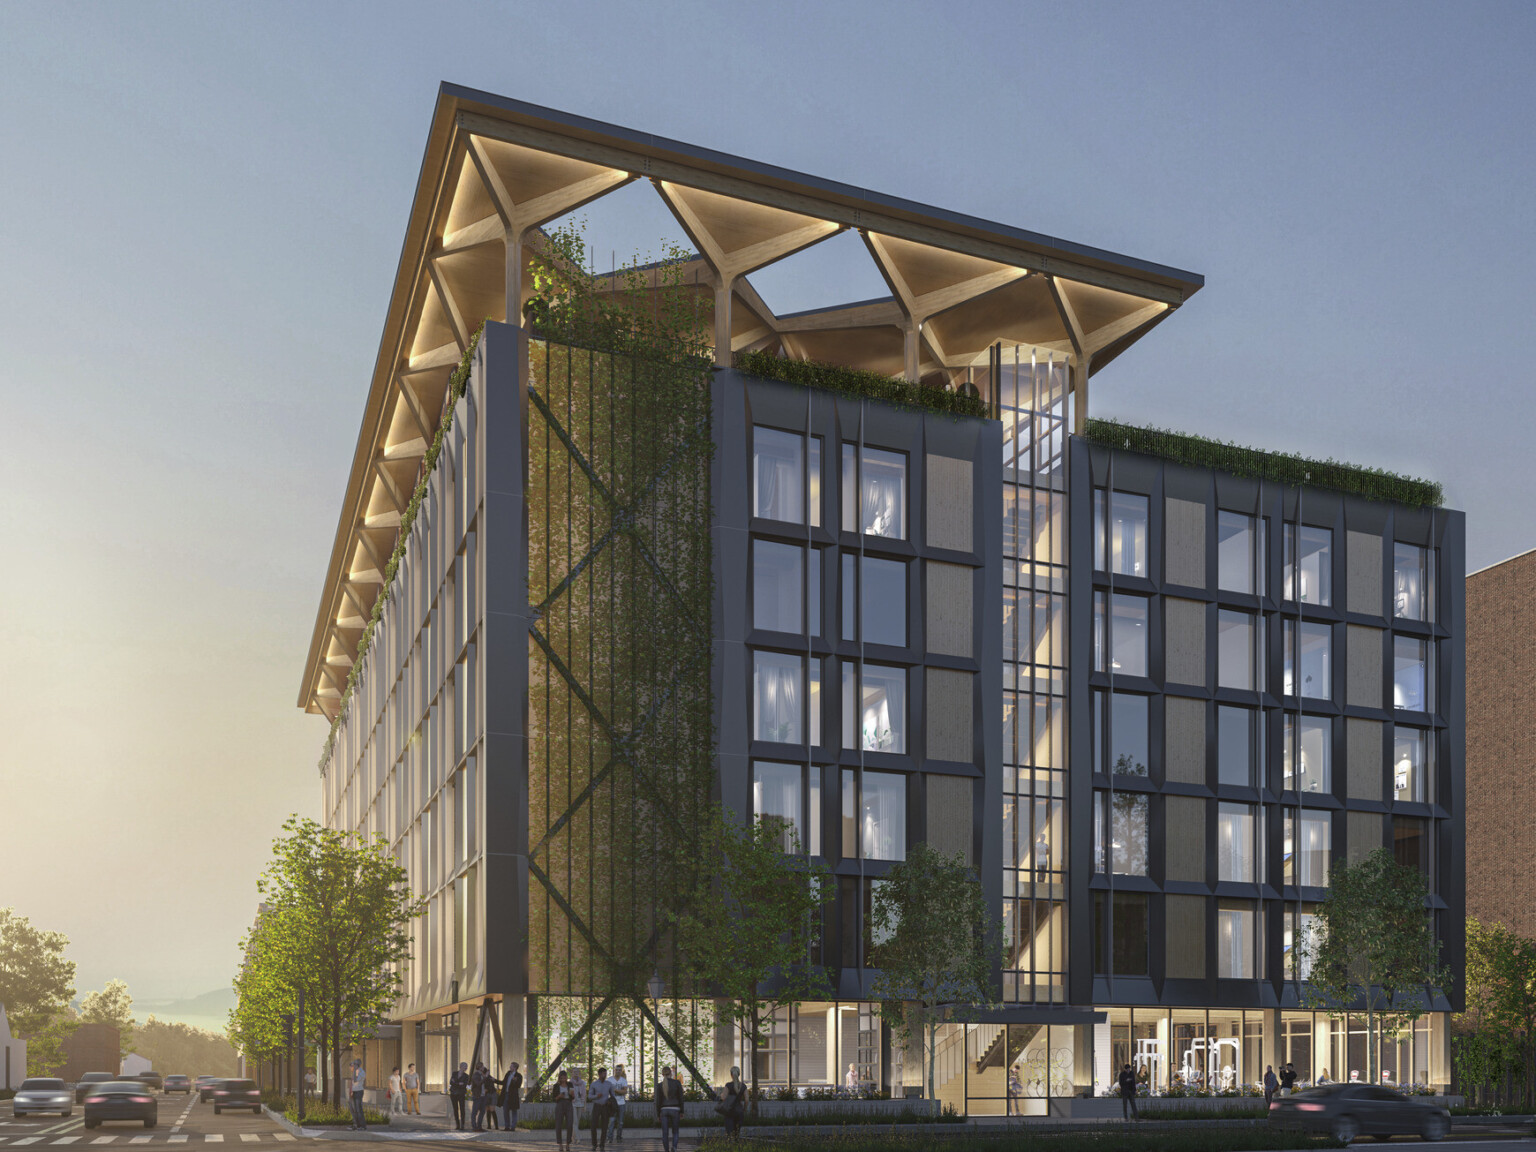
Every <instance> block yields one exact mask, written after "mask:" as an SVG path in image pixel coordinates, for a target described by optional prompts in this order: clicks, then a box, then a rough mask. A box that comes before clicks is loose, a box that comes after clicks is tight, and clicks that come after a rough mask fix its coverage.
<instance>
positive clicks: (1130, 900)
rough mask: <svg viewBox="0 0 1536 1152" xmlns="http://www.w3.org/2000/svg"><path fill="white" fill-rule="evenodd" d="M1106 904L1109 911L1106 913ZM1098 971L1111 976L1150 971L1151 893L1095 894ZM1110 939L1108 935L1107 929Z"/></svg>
mask: <svg viewBox="0 0 1536 1152" xmlns="http://www.w3.org/2000/svg"><path fill="white" fill-rule="evenodd" d="M1106 905H1107V906H1108V908H1109V914H1108V915H1107V916H1106ZM1093 911H1094V917H1093V928H1094V958H1095V959H1094V971H1095V972H1097V973H1098V974H1099V975H1102V976H1108V975H1110V973H1111V972H1113V974H1114V975H1116V976H1145V975H1146V974H1147V951H1148V949H1147V896H1146V893H1144V892H1116V893H1114V899H1113V901H1111V900H1110V893H1108V892H1095V893H1094V894H1093ZM1106 927H1107V928H1108V929H1109V939H1108V940H1106V939H1105V929H1106Z"/></svg>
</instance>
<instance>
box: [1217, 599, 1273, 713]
mask: <svg viewBox="0 0 1536 1152" xmlns="http://www.w3.org/2000/svg"><path fill="white" fill-rule="evenodd" d="M1261 647H1262V645H1261V643H1260V639H1259V632H1258V617H1256V616H1255V615H1254V614H1253V613H1251V612H1234V611H1233V610H1231V609H1229V608H1223V609H1221V610H1220V611H1218V612H1217V613H1216V684H1217V686H1218V687H1220V688H1242V689H1245V690H1247V691H1250V692H1251V691H1253V690H1254V689H1255V688H1259V687H1262V685H1261V683H1260V681H1259V668H1260V660H1259V650H1260V648H1261Z"/></svg>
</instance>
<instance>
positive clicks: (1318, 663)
mask: <svg viewBox="0 0 1536 1152" xmlns="http://www.w3.org/2000/svg"><path fill="white" fill-rule="evenodd" d="M1285 694H1286V695H1287V696H1310V697H1313V698H1315V699H1319V700H1329V699H1332V697H1333V628H1332V627H1331V626H1330V625H1327V624H1321V623H1318V622H1317V621H1315V620H1287V621H1286V622H1285Z"/></svg>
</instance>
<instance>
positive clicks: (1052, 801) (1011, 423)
mask: <svg viewBox="0 0 1536 1152" xmlns="http://www.w3.org/2000/svg"><path fill="white" fill-rule="evenodd" d="M992 371H993V372H994V373H995V374H996V381H995V383H996V388H995V389H994V391H993V394H994V395H995V396H996V397H997V402H998V411H999V415H1000V417H1001V419H1002V422H1003V480H1004V483H1003V518H1004V522H1003V632H1004V639H1003V653H1004V664H1003V722H1004V729H1003V763H1004V767H1003V791H1004V797H1003V803H1004V843H1003V869H1004V874H1003V930H1004V935H1005V938H1006V939H1007V941H1008V962H1007V966H1006V968H1005V970H1004V972H1003V999H1004V1000H1005V1001H1007V1002H1011V1003H1037V1004H1060V1003H1063V1002H1064V1001H1065V998H1066V947H1067V946H1066V929H1067V912H1066V895H1067V891H1066V880H1067V876H1066V864H1067V843H1066V821H1065V815H1066V813H1065V808H1066V804H1067V755H1066V730H1067V724H1066V706H1067V702H1066V691H1067V672H1066V664H1067V539H1066V525H1067V471H1066V462H1065V448H1066V440H1067V430H1068V423H1067V422H1068V419H1069V411H1068V409H1069V403H1068V400H1069V396H1070V393H1071V389H1070V386H1069V378H1068V368H1067V362H1066V360H1065V359H1059V358H1056V357H1055V356H1053V355H1051V354H1048V353H1041V352H1035V351H1033V350H1031V349H1029V348H1026V347H1012V348H1000V349H998V350H997V351H996V353H995V354H994V362H993V369H992ZM1117 607H1120V606H1118V605H1117ZM1129 607H1130V608H1131V609H1134V607H1135V606H1134V605H1131V606H1129ZM1130 615H1131V616H1134V612H1131V613H1130ZM1115 628H1116V633H1115V635H1116V640H1117V641H1120V640H1123V641H1124V643H1125V653H1124V654H1127V655H1128V654H1129V653H1130V652H1131V651H1132V650H1133V649H1134V648H1135V646H1136V640H1137V638H1138V637H1137V633H1136V625H1135V623H1134V620H1133V619H1127V620H1125V621H1123V622H1122V621H1118V620H1117V621H1116V625H1115ZM1141 639H1142V642H1143V643H1144V642H1145V641H1144V638H1141ZM1058 1031H1060V1030H1059V1029H1058ZM970 1042H971V1041H968V1040H966V1039H964V1038H963V1036H962V1038H961V1039H958V1040H956V1041H955V1043H957V1044H966V1043H970ZM1042 1043H1043V1042H1042ZM1068 1043H1070V1040H1068ZM997 1071H998V1074H999V1075H1002V1072H1001V1065H998V1066H997ZM1067 1075H1068V1083H1069V1084H1070V1080H1071V1070H1070V1068H1069V1069H1068V1074H1067ZM999 1083H1002V1081H999ZM989 1091H990V1090H989ZM995 1099H997V1100H1001V1101H1006V1099H1007V1093H1006V1092H1003V1091H999V1092H998V1093H997V1094H996V1097H995Z"/></svg>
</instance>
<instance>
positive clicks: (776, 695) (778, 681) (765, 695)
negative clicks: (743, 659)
mask: <svg viewBox="0 0 1536 1152" xmlns="http://www.w3.org/2000/svg"><path fill="white" fill-rule="evenodd" d="M804 670H805V661H804V659H803V658H802V657H800V656H788V655H785V654H784V653H782V652H753V653H752V738H753V739H754V740H770V741H773V742H774V743H777V744H799V743H801V742H802V741H803V740H804V738H805V728H804V724H805V719H804V718H805V695H804V692H803V685H802V675H803V673H804Z"/></svg>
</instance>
